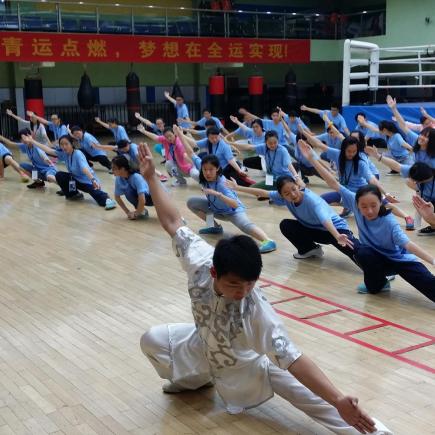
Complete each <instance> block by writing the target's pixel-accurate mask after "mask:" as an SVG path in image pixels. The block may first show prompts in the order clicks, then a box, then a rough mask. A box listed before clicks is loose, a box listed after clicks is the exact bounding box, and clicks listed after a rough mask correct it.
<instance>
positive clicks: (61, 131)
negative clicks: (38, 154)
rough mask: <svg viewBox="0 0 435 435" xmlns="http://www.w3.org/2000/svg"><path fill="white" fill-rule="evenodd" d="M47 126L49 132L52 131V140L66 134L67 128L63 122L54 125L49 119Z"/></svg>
mask: <svg viewBox="0 0 435 435" xmlns="http://www.w3.org/2000/svg"><path fill="white" fill-rule="evenodd" d="M47 127H48V129H49V130H50V131H51V132H53V134H54V140H58V139H59V138H60V137H62V136H65V135H67V134H68V130H67V129H66V126H65V125H63V124H61V125H55V124H53V123H52V122H51V121H49V122H48V124H47Z"/></svg>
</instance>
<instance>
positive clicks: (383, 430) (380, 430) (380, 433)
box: [373, 418, 394, 435]
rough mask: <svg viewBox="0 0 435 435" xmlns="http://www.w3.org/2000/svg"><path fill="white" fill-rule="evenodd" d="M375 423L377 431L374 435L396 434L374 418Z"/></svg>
mask: <svg viewBox="0 0 435 435" xmlns="http://www.w3.org/2000/svg"><path fill="white" fill-rule="evenodd" d="M373 421H374V422H375V425H376V430H375V431H374V432H373V435H394V433H393V432H392V431H391V430H390V429H388V427H387V426H385V425H384V424H382V423H381V422H380V421H379V420H378V419H377V418H373Z"/></svg>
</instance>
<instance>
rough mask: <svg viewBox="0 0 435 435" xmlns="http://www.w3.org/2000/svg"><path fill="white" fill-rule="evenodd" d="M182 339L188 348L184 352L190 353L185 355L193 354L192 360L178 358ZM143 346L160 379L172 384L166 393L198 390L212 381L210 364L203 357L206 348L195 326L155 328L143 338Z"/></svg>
mask: <svg viewBox="0 0 435 435" xmlns="http://www.w3.org/2000/svg"><path fill="white" fill-rule="evenodd" d="M186 337H189V339H188V340H185V338H186ZM181 340H182V341H183V345H182V346H183V347H185V349H183V350H186V351H187V352H186V353H183V355H189V359H190V358H191V360H189V361H186V360H185V358H177V354H176V349H177V342H178V341H181ZM170 343H171V345H170ZM140 347H141V349H142V352H143V353H144V355H145V356H146V357H147V358H148V359H149V361H150V363H151V364H152V365H153V366H154V368H155V369H156V371H157V373H158V374H159V376H160V377H161V378H162V379H168V380H169V381H170V382H169V383H167V384H165V385H163V391H164V392H166V393H179V392H181V391H184V390H196V389H198V388H201V387H202V386H204V385H207V384H208V383H210V381H211V376H210V372H209V365H208V362H207V361H206V359H205V357H204V356H203V353H202V349H203V346H202V345H201V343H200V338H199V337H198V336H197V332H196V329H195V325H193V324H189V323H174V324H169V325H159V326H153V327H152V328H151V329H149V330H148V331H147V332H145V334H143V335H142V337H141V340H140ZM187 374H188V375H187Z"/></svg>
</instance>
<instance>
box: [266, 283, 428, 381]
mask: <svg viewBox="0 0 435 435" xmlns="http://www.w3.org/2000/svg"><path fill="white" fill-rule="evenodd" d="M260 281H263V282H266V283H268V284H271V285H273V286H275V287H278V288H281V289H284V290H287V291H291V292H293V293H296V294H298V295H301V296H306V297H308V298H310V299H314V300H316V301H319V302H323V303H325V304H328V305H331V306H334V307H337V308H340V309H341V310H345V311H348V312H351V313H354V314H359V315H360V316H362V317H366V318H368V319H372V320H376V321H377V322H379V323H378V324H376V325H373V326H371V327H367V328H368V329H367V328H361V330H355V331H348V332H347V333H342V332H338V331H336V330H334V329H330V328H328V327H326V326H323V325H319V324H317V323H315V322H312V321H311V320H309V319H307V318H305V319H304V318H300V317H298V316H295V315H293V314H290V313H287V312H285V311H282V310H280V309H278V308H274V309H275V311H276V312H277V313H278V314H281V315H282V316H284V317H287V318H289V319H292V320H296V321H297V322H300V323H303V324H305V325H309V326H312V327H313V328H316V329H319V330H321V331H323V332H327V333H329V334H331V335H334V336H336V337H340V338H343V339H344V340H347V341H350V342H352V343H356V344H359V345H360V346H363V347H365V348H367V349H370V350H373V351H375V352H379V353H381V354H383V355H387V356H389V357H391V358H394V359H396V360H398V361H401V362H404V363H406V364H409V365H411V366H413V367H416V368H419V369H421V370H425V371H427V372H429V373H432V374H435V368H434V367H430V366H428V365H426V364H423V363H420V362H418V361H414V360H412V359H409V358H407V357H404V356H402V355H401V354H402V353H405V352H409V351H411V350H414V349H419V348H420V347H425V346H429V345H430V344H435V337H434V336H432V335H430V334H426V333H424V332H419V331H416V330H414V329H411V328H408V327H406V326H403V325H400V324H398V323H394V322H390V321H389V320H385V319H382V318H380V317H377V316H373V315H372V314H368V313H365V312H363V311H359V310H356V309H354V308H350V307H347V306H345V305H342V304H338V303H336V302H333V301H331V300H328V299H325V298H321V297H319V296H315V295H313V294H310V293H306V292H303V291H301V290H296V289H293V288H291V287H287V286H285V285H282V284H278V283H276V282H274V281H271V280H269V279H266V278H260ZM382 326H391V327H394V328H397V329H400V330H402V331H406V332H409V333H410V334H413V335H418V336H420V337H424V338H428V339H429V341H427V342H424V343H421V344H420V345H416V346H409V347H406V348H403V349H399V350H397V351H394V352H392V351H389V350H387V349H383V348H381V347H378V346H375V345H373V344H371V343H368V342H366V341H363V340H360V339H358V338H355V337H353V336H352V335H353V334H355V333H357V332H363V331H364V330H370V329H376V328H380V327H382Z"/></svg>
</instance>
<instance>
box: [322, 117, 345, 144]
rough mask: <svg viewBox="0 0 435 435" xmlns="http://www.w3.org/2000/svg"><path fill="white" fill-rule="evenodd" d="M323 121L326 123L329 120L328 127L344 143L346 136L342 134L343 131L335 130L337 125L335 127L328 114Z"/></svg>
mask: <svg viewBox="0 0 435 435" xmlns="http://www.w3.org/2000/svg"><path fill="white" fill-rule="evenodd" d="M323 120H324V121H326V120H328V127H329V128H330V129H331V130H332V131H333V132H334V133H335V134H336V135H337V137H338V138H339V139H340V140H341V141H343V140H344V134H343V133H342V132H341V131H339V130H337V129H336V128H335V125H334V123H333V122H332V121H330V120H329V118H328V115H327V114H326V113H324V115H323Z"/></svg>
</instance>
